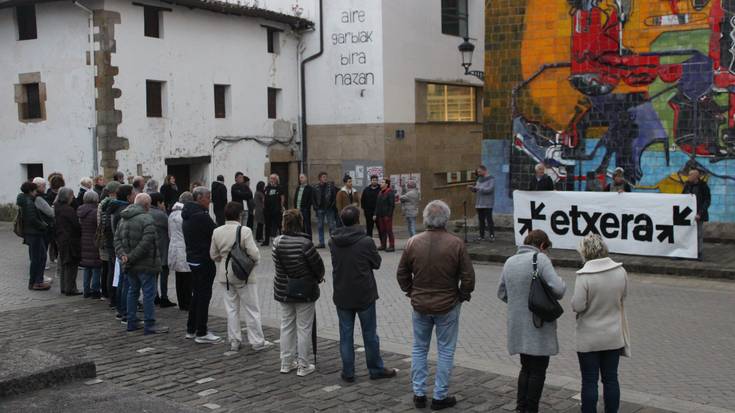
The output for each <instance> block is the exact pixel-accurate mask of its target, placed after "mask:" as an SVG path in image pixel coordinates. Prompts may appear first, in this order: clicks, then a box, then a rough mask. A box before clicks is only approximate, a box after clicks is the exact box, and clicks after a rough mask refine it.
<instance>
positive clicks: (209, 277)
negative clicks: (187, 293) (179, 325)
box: [186, 261, 217, 337]
mask: <svg viewBox="0 0 735 413" xmlns="http://www.w3.org/2000/svg"><path fill="white" fill-rule="evenodd" d="M216 271H217V269H216V267H215V266H214V261H207V262H203V263H202V264H201V265H198V266H196V267H194V266H192V267H191V287H192V288H191V304H190V305H189V320H188V322H187V323H186V331H187V332H188V333H189V334H193V333H196V335H197V337H202V336H206V335H207V321H208V320H209V301H210V300H211V299H212V284H213V283H214V274H215V272H216Z"/></svg>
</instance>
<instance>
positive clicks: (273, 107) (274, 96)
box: [268, 87, 279, 119]
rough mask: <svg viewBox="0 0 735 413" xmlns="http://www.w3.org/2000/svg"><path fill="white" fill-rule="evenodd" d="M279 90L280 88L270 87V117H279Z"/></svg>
mask: <svg viewBox="0 0 735 413" xmlns="http://www.w3.org/2000/svg"><path fill="white" fill-rule="evenodd" d="M278 92H279V89H275V88H272V87H269V88H268V119H275V118H276V117H278V107H277V103H278V102H277V101H278Z"/></svg>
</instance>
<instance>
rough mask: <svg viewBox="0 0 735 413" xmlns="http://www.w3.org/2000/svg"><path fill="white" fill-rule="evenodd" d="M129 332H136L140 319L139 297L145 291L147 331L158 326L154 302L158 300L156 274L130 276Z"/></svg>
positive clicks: (140, 273)
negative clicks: (137, 314) (137, 313)
mask: <svg viewBox="0 0 735 413" xmlns="http://www.w3.org/2000/svg"><path fill="white" fill-rule="evenodd" d="M128 284H129V286H128V331H132V330H136V329H137V326H136V324H137V323H138V317H137V316H136V312H137V310H138V297H140V290H141V288H142V289H143V317H144V319H145V320H144V321H145V329H146V330H148V329H149V328H151V327H153V326H154V325H155V324H156V319H155V318H154V317H155V313H154V304H153V300H154V299H155V298H156V274H152V273H145V272H138V273H135V272H131V273H130V274H128Z"/></svg>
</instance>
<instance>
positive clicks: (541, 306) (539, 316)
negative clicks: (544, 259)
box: [528, 253, 564, 328]
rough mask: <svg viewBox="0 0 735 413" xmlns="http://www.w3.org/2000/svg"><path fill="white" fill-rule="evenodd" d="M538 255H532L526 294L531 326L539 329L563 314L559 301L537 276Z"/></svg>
mask: <svg viewBox="0 0 735 413" xmlns="http://www.w3.org/2000/svg"><path fill="white" fill-rule="evenodd" d="M537 262H538V253H535V254H533V278H532V279H531V291H530V292H529V294H528V309H529V310H531V312H532V313H533V325H534V326H535V327H536V328H541V327H542V326H543V325H544V322H547V323H548V322H552V321H554V320H556V319H557V318H559V317H561V315H562V314H564V309H563V308H562V306H561V304H559V301H558V300H557V299H556V298H554V295H553V294H552V293H551V288H550V287H549V285H548V284H546V281H545V280H544V279H543V278H542V277H541V276H540V275H539V274H538V264H537Z"/></svg>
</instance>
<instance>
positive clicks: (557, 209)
mask: <svg viewBox="0 0 735 413" xmlns="http://www.w3.org/2000/svg"><path fill="white" fill-rule="evenodd" d="M696 210H697V201H696V198H695V197H694V196H693V195H672V194H652V193H630V192H629V193H620V194H619V193H612V192H560V191H537V192H532V191H513V222H514V225H513V226H514V228H513V229H514V232H515V240H516V245H522V244H523V240H524V238H525V237H526V235H527V234H528V231H529V230H532V229H541V230H543V231H544V232H546V233H547V234H548V235H549V238H550V239H551V242H552V243H553V248H561V249H577V246H578V245H579V241H580V240H581V239H582V238H583V237H584V236H585V235H587V234H589V233H590V232H593V233H598V234H600V235H601V236H602V238H603V239H604V240H605V243H606V244H607V247H608V249H609V250H610V252H615V253H620V254H634V255H653V256H663V257H681V258H697V223H696V221H695V219H694V217H695V215H696Z"/></svg>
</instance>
